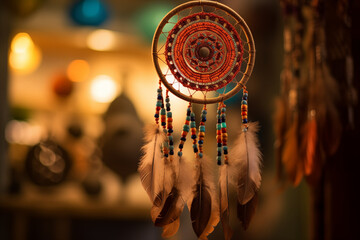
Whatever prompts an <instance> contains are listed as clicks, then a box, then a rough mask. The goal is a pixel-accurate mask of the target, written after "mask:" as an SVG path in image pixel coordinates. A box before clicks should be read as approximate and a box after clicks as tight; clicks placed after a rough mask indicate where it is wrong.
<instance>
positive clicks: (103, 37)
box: [86, 29, 116, 51]
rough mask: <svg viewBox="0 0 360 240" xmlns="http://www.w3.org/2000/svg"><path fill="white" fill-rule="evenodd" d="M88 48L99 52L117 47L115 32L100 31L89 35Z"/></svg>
mask: <svg viewBox="0 0 360 240" xmlns="http://www.w3.org/2000/svg"><path fill="white" fill-rule="evenodd" d="M86 42H87V46H88V47H89V48H91V49H93V50H97V51H107V50H111V49H113V48H114V47H115V42H116V35H115V33H114V32H112V31H109V30H105V29H98V30H95V31H93V32H92V33H90V34H89V36H88V38H87V41H86Z"/></svg>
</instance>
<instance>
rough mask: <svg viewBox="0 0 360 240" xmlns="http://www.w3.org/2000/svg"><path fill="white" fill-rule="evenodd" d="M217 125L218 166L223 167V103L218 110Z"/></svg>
mask: <svg viewBox="0 0 360 240" xmlns="http://www.w3.org/2000/svg"><path fill="white" fill-rule="evenodd" d="M216 118H217V123H216V142H217V156H216V160H217V164H218V165H221V152H222V139H221V124H222V122H221V103H219V107H218V110H217V116H216Z"/></svg>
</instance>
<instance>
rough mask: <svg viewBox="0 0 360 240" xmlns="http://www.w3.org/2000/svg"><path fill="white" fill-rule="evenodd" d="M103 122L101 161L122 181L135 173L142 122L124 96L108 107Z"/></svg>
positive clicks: (140, 141) (140, 144)
mask: <svg viewBox="0 0 360 240" xmlns="http://www.w3.org/2000/svg"><path fill="white" fill-rule="evenodd" d="M104 120H105V133H104V136H103V145H102V152H103V161H104V163H105V164H106V165H107V166H108V167H110V168H111V169H112V170H113V171H114V172H116V173H117V174H119V175H120V176H121V177H123V178H124V179H126V178H127V177H128V176H129V175H131V174H133V173H135V172H136V171H137V166H138V161H139V158H140V155H141V153H140V149H141V146H142V128H143V123H142V122H141V120H140V118H139V116H138V115H137V113H136V110H135V107H134V105H133V104H132V102H131V101H130V100H129V99H128V98H127V97H126V96H124V95H121V96H119V97H117V98H116V99H115V100H114V101H113V102H112V103H111V104H110V106H109V108H108V110H107V112H106V113H105V116H104Z"/></svg>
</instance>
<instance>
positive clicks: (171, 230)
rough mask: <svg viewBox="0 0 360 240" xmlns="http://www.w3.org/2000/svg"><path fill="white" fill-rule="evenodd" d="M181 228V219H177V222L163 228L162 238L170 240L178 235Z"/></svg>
mask: <svg viewBox="0 0 360 240" xmlns="http://www.w3.org/2000/svg"><path fill="white" fill-rule="evenodd" d="M179 226H180V218H178V219H176V220H175V221H173V222H172V223H170V224H168V225H165V226H164V227H163V231H162V234H161V236H162V237H163V238H170V237H172V236H174V235H175V234H176V233H177V231H178V229H179Z"/></svg>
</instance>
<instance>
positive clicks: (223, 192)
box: [219, 163, 233, 240]
mask: <svg viewBox="0 0 360 240" xmlns="http://www.w3.org/2000/svg"><path fill="white" fill-rule="evenodd" d="M227 168H228V165H227V164H226V163H225V164H224V165H223V166H221V167H220V177H219V195H220V201H219V204H220V206H219V208H220V221H221V224H222V227H223V232H224V237H225V240H230V239H231V237H232V235H233V231H232V230H231V228H230V224H229V190H228V189H229V188H228V187H229V185H228V184H229V182H228V169H227Z"/></svg>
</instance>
